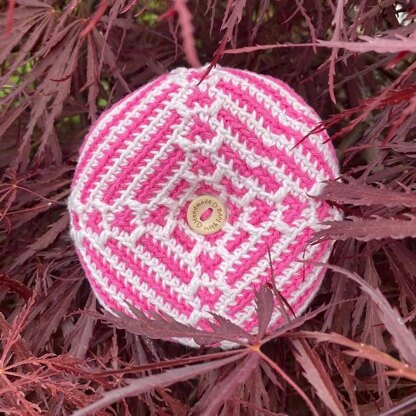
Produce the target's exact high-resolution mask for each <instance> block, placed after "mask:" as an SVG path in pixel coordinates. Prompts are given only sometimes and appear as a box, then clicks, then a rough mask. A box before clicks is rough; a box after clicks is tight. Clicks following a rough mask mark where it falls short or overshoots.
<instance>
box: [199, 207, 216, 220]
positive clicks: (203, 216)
mask: <svg viewBox="0 0 416 416" xmlns="http://www.w3.org/2000/svg"><path fill="white" fill-rule="evenodd" d="M213 212H214V210H213V209H212V208H208V209H206V210H205V211H204V212H203V213H202V214H201V217H200V218H201V221H206V220H207V219H208V218H209V217H210V216H211V215H212V213H213Z"/></svg>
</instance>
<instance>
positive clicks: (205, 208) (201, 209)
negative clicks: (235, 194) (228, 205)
mask: <svg viewBox="0 0 416 416" xmlns="http://www.w3.org/2000/svg"><path fill="white" fill-rule="evenodd" d="M226 219H227V210H226V209H225V206H224V204H223V203H222V202H221V201H220V200H219V199H218V198H216V197H215V196H212V195H201V196H198V197H197V198H195V199H194V200H193V201H192V202H191V203H190V204H189V207H188V212H187V220H188V224H189V226H190V227H191V228H192V229H193V230H194V231H195V232H197V233H198V234H201V235H209V234H214V233H217V232H218V231H220V230H221V228H222V227H223V225H224V223H225V220H226Z"/></svg>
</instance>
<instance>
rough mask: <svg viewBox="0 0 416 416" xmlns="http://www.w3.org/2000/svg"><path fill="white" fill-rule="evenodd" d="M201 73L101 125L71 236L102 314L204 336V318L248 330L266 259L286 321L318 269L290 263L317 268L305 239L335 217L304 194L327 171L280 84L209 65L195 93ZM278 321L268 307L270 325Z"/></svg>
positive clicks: (181, 73)
mask: <svg viewBox="0 0 416 416" xmlns="http://www.w3.org/2000/svg"><path fill="white" fill-rule="evenodd" d="M205 69H206V67H204V68H201V69H198V70H195V69H191V70H189V69H185V68H179V69H176V70H174V71H172V72H170V73H169V74H166V75H163V76H161V77H159V78H157V79H155V80H154V81H152V82H150V83H149V84H147V85H145V86H144V87H142V88H140V89H139V90H137V91H135V92H133V93H132V94H130V95H128V96H127V97H125V98H124V99H123V100H121V101H120V102H119V103H117V104H116V105H115V106H114V107H112V108H111V109H110V110H109V111H107V112H106V113H104V114H103V115H102V116H101V117H100V119H99V120H98V122H97V123H96V124H95V125H94V127H93V128H92V129H91V131H90V133H89V134H88V137H87V138H86V141H85V143H84V145H83V148H82V150H81V155H80V159H79V163H78V166H77V169H76V172H75V178H74V182H73V187H72V192H71V195H70V198H69V204H68V206H69V211H70V215H71V236H72V238H73V240H74V243H75V247H76V250H77V253H78V255H79V258H80V260H81V263H82V266H83V269H84V271H85V274H86V276H87V278H88V279H89V281H90V283H91V286H92V288H93V290H94V292H95V294H96V296H97V298H98V299H99V301H100V302H101V304H102V305H103V306H104V307H105V308H107V309H108V310H112V311H115V312H117V311H118V310H120V311H123V312H124V313H127V314H131V312H130V309H129V306H128V304H127V303H126V302H128V303H129V304H132V305H134V306H135V307H136V308H137V309H139V310H140V311H142V312H143V313H145V314H148V313H149V312H150V311H152V312H154V311H156V312H161V313H162V314H163V315H168V316H170V317H173V318H174V319H175V320H177V321H178V322H181V323H184V324H188V325H191V326H193V327H196V328H199V329H208V330H209V329H210V327H209V325H208V322H209V321H210V320H211V321H212V320H213V318H212V316H211V314H210V313H215V314H218V315H221V316H222V317H225V318H227V319H228V320H230V321H231V322H233V323H235V324H237V325H239V326H240V327H242V328H244V329H245V330H247V331H249V332H251V333H255V332H256V329H257V318H256V308H255V293H256V290H258V289H259V287H260V286H261V285H265V284H268V283H270V279H271V268H270V262H269V255H268V249H270V252H271V257H272V261H273V273H274V277H275V281H276V285H277V288H278V289H279V291H280V292H281V294H282V295H283V296H284V297H285V298H286V299H287V301H288V302H289V303H290V305H291V306H292V308H293V310H294V311H295V312H296V314H300V313H302V312H303V311H304V310H305V308H306V307H307V305H308V304H309V302H310V301H311V299H312V298H313V296H314V294H315V293H316V292H317V290H318V288H319V285H320V282H321V280H322V277H323V273H324V270H323V269H322V268H321V267H316V266H314V265H312V264H309V263H306V264H305V263H301V262H299V261H298V260H312V261H314V262H325V261H326V260H327V259H328V256H329V254H330V251H331V243H330V242H323V243H320V244H316V245H310V244H308V241H309V240H310V238H311V237H312V236H313V234H314V230H319V229H321V228H322V226H321V225H320V224H321V223H322V222H323V221H327V220H334V219H338V218H339V213H338V211H337V210H336V209H334V208H331V207H330V206H328V205H327V204H326V203H325V202H323V201H319V200H315V199H313V198H311V195H317V194H319V192H320V190H321V189H322V187H323V183H322V182H323V181H325V180H327V179H330V178H335V177H337V175H338V163H337V160H336V156H335V153H334V149H333V147H332V145H331V143H330V142H329V140H328V136H327V135H326V133H325V132H321V133H319V134H312V135H310V136H308V137H307V138H306V139H304V136H305V135H307V134H308V133H309V132H310V131H311V130H312V129H313V128H314V127H316V126H317V125H318V123H319V122H320V120H319V118H318V116H317V115H316V114H315V112H314V111H313V110H312V109H311V108H309V107H308V106H307V105H306V104H305V103H304V101H303V100H302V99H301V98H300V97H299V96H298V95H297V94H296V93H295V92H294V91H293V90H292V89H291V88H289V87H288V86H287V85H285V84H284V83H283V82H281V81H279V80H276V79H273V78H271V77H268V76H262V75H257V74H254V73H251V72H248V71H242V70H236V69H231V68H223V67H217V68H216V69H213V70H212V71H211V72H210V73H209V75H208V77H207V78H206V79H205V80H203V81H202V82H201V83H200V84H198V83H199V81H200V78H201V75H202V74H203V73H204V72H205ZM200 196H204V197H206V198H208V200H209V201H211V202H210V203H208V205H207V208H212V209H210V210H208V211H204V209H202V208H203V206H201V205H198V204H197V202H196V201H195V198H197V197H200ZM210 198H211V199H212V200H211V199H210ZM208 200H207V201H208ZM193 201H194V202H193ZM213 201H214V202H213ZM215 201H216V202H218V203H219V204H220V205H222V208H223V209H224V211H225V212H222V215H223V216H224V217H225V221H224V218H223V220H222V222H223V224H222V225H221V224H219V223H217V222H215V221H216V217H215V216H216V215H217V211H216V209H215V207H214V208H213V207H212V204H213V203H215ZM192 207H193V208H192ZM191 208H192V209H194V213H193V214H192V213H191V214H190V215H191V216H192V215H194V220H195V221H194V223H192V221H190V217H189V216H188V210H190V209H191ZM195 209H196V210H198V209H199V211H200V212H199V211H198V213H197V214H195V212H196V211H195ZM201 209H202V211H204V213H202V211H201ZM189 212H191V211H189ZM201 213H202V214H201ZM200 214H201V215H200ZM210 214H211V217H212V218H211V223H212V222H213V223H214V225H213V230H212V229H211V230H208V231H207V233H205V234H204V233H200V232H199V231H198V228H197V227H198V224H197V223H198V222H199V223H201V221H202V223H203V222H204V220H205V219H204V216H203V215H205V217H206V216H207V215H208V219H209V218H210ZM211 228H212V227H211ZM195 230H196V231H195ZM212 231H214V232H213V233H212ZM281 323H282V318H281V314H280V312H279V306H278V302H276V306H275V310H274V314H273V316H272V319H271V325H270V328H269V329H273V328H276V327H278V326H279V325H280V324H281ZM178 341H179V342H181V343H183V344H186V345H194V346H195V345H196V344H195V343H194V342H193V341H192V340H189V339H178ZM223 347H226V344H224V345H223Z"/></svg>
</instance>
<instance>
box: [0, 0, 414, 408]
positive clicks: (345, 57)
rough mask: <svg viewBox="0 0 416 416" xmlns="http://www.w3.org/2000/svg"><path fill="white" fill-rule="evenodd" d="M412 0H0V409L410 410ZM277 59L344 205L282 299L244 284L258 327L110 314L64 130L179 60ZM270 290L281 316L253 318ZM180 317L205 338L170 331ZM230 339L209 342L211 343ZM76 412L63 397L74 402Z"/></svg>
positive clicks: (255, 66)
mask: <svg viewBox="0 0 416 416" xmlns="http://www.w3.org/2000/svg"><path fill="white" fill-rule="evenodd" d="M415 11H416V4H415V2H414V1H413V0H401V1H393V0H383V1H375V0H367V1H361V0H349V1H347V0H336V1H316V0H294V1H293V0H292V1H290V0H280V1H270V0H253V1H251V0H250V1H247V0H205V1H203V0H199V1H191V0H188V1H186V0H152V1H147V0H95V1H80V0H67V1H54V0H13V1H11V0H9V1H8V2H2V3H1V5H0V13H1V15H0V109H1V111H0V136H1V139H0V170H1V172H0V175H1V182H0V267H1V271H0V302H1V304H0V307H1V309H0V334H1V337H0V413H1V414H5V415H19V416H21V415H25V416H26V415H28V416H31V415H39V414H45V415H51V416H54V415H56V416H58V415H59V416H61V415H69V414H76V415H85V414H87V413H88V411H89V410H90V411H94V412H95V413H94V414H96V415H113V414H120V415H126V416H129V415H147V414H149V415H163V416H164V415H188V414H191V415H200V414H204V415H217V414H221V415H224V416H231V415H239V414H242V415H250V416H251V415H253V416H254V415H286V414H290V415H308V414H312V415H331V414H333V415H346V414H348V415H354V416H358V415H384V416H389V415H391V416H397V415H405V414H409V415H410V414H414V412H415V411H416V399H415V395H416V390H415V383H416V354H415V351H416V339H415V335H414V332H415V327H416V253H415V251H416V250H415V249H416V243H415V239H414V238H415V236H416V196H415V195H416V194H415V183H416V181H415V179H416V140H415V133H416V72H415V69H416V61H415V52H416V35H415V34H416V22H415V17H416V13H415ZM200 63H211V66H214V65H215V64H217V63H220V64H221V65H229V66H233V67H238V68H248V69H250V70H252V71H255V72H258V73H262V74H268V75H272V76H275V77H278V78H281V79H282V80H284V81H285V82H287V83H288V84H290V85H291V86H292V87H293V88H294V89H295V90H296V91H297V92H298V93H299V94H301V95H302V96H303V97H304V98H305V100H306V101H307V102H308V103H310V105H312V106H313V107H314V108H315V109H316V111H317V112H318V113H319V114H320V115H321V117H322V119H323V120H324V121H323V123H322V126H321V127H320V128H327V129H328V130H329V133H330V135H331V138H332V140H333V142H334V144H335V146H336V148H337V153H338V155H339V159H340V161H341V168H342V178H340V180H339V181H330V182H329V183H327V185H326V188H325V189H324V192H323V193H322V195H320V196H319V198H322V199H325V200H327V201H329V203H331V204H334V205H336V206H338V207H339V208H340V209H342V210H343V211H344V213H345V217H344V220H343V221H340V222H336V223H332V224H328V227H327V228H326V229H325V230H323V231H322V232H320V233H318V234H317V235H316V236H315V240H319V239H328V238H329V239H333V240H338V241H337V243H336V246H335V250H334V253H333V256H332V258H331V262H330V263H331V264H332V265H331V266H328V274H327V278H326V280H325V283H324V285H323V287H322V288H321V291H320V293H319V296H318V297H317V299H316V301H315V302H314V304H313V305H312V306H311V308H310V310H309V311H308V312H307V313H306V314H304V315H303V316H300V317H296V316H294V314H293V313H292V311H291V310H290V308H288V307H287V302H286V301H285V299H284V298H283V297H282V296H281V294H280V293H279V292H278V291H277V289H276V285H275V284H274V280H275V279H278V278H279V276H274V274H273V270H271V282H270V287H269V288H262V289H261V290H260V292H259V293H258V294H257V304H258V306H257V312H258V316H259V320H260V323H261V325H260V330H259V333H258V334H257V335H253V336H250V335H249V334H246V333H245V332H244V331H242V330H241V329H240V328H238V327H236V326H235V325H233V324H231V323H230V322H227V321H226V320H224V319H222V318H221V317H216V324H215V325H213V328H212V332H210V333H205V332H202V331H197V330H194V329H192V328H187V327H185V326H183V325H180V324H178V323H175V322H171V321H169V320H167V319H165V318H162V317H157V318H156V317H155V319H146V318H145V317H143V316H142V315H141V314H140V312H139V311H134V312H135V313H136V314H137V315H140V318H141V319H140V320H139V321H138V320H134V319H132V318H129V317H127V316H126V317H119V318H114V317H113V316H111V315H109V314H106V313H103V312H102V310H101V308H100V307H99V305H98V304H97V302H96V299H95V298H94V296H93V294H92V293H91V290H90V288H89V285H88V283H87V282H86V280H85V278H84V276H83V273H82V270H81V267H80V265H79V263H78V260H77V257H76V254H75V252H74V249H73V246H72V243H71V240H70V238H69V235H68V228H67V227H68V215H67V213H66V198H67V197H68V194H69V186H70V183H71V179H72V174H73V171H74V167H75V164H76V160H77V157H78V150H79V147H80V145H81V143H82V140H83V137H84V136H85V133H86V132H87V130H88V128H89V126H90V125H91V123H93V122H94V121H95V120H96V119H97V117H98V116H99V114H100V113H101V112H102V111H104V110H105V109H106V108H108V107H109V106H110V105H112V104H113V103H115V102H116V101H117V100H119V99H120V98H122V97H123V96H125V95H126V94H127V93H128V92H129V91H132V90H134V89H136V88H138V87H140V86H141V85H143V84H145V83H146V82H148V81H149V80H151V79H152V78H153V77H155V76H157V75H159V74H162V73H164V72H166V71H168V70H170V69H173V68H175V67H177V66H182V65H185V66H199V65H200ZM273 296H275V297H276V300H277V302H278V303H279V305H280V307H281V310H282V314H283V316H284V317H285V324H284V325H283V327H282V328H280V329H279V330H277V331H275V332H274V333H271V334H266V328H267V324H268V321H269V319H270V313H271V304H272V301H273ZM184 333H186V334H187V335H188V336H189V337H192V338H194V339H195V340H196V342H198V343H199V344H201V345H202V347H201V348H200V349H195V350H193V349H188V348H185V347H181V346H179V345H177V344H174V343H172V342H171V339H172V337H175V336H179V335H183V334H184ZM221 340H229V341H233V342H236V343H238V344H239V345H240V347H239V348H238V349H235V350H232V351H225V352H224V351H219V350H218V349H215V348H214V347H209V345H210V344H215V343H218V342H219V341H221ZM74 412H75V413H74Z"/></svg>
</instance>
